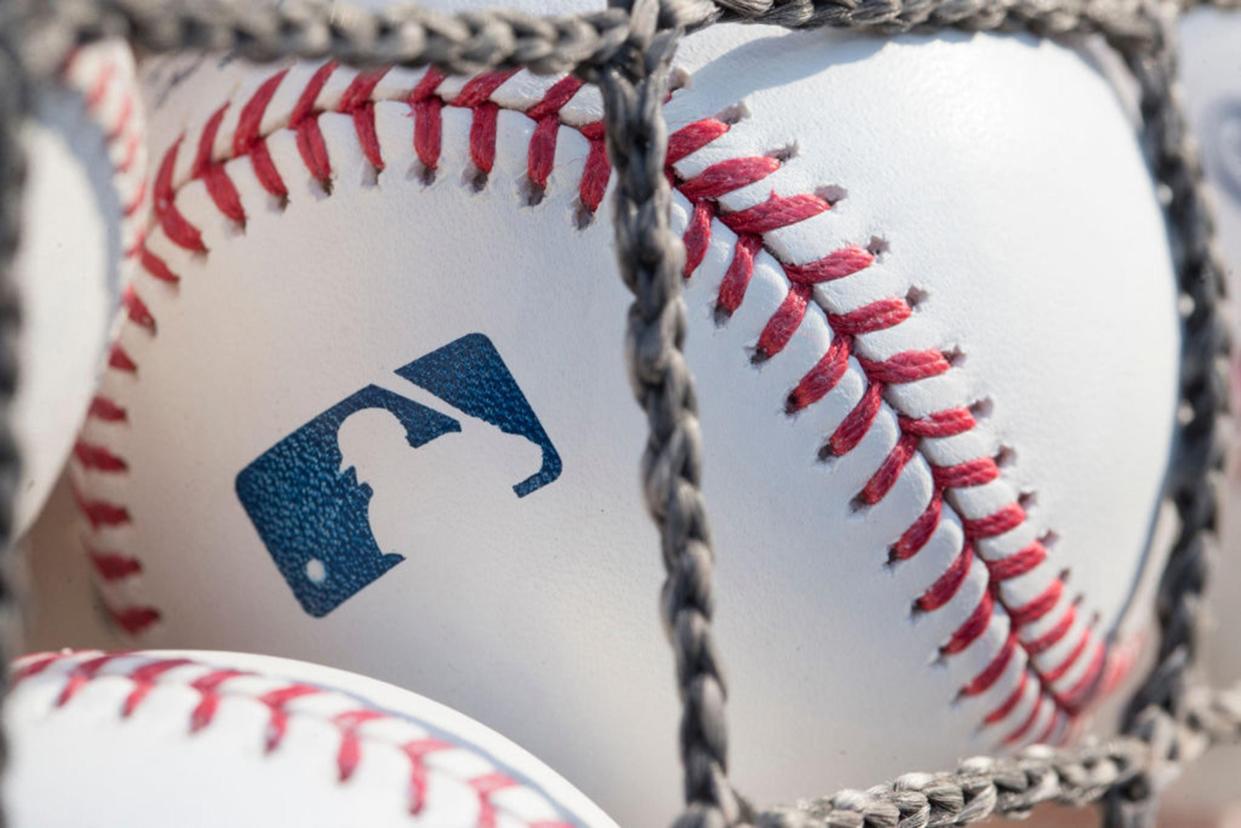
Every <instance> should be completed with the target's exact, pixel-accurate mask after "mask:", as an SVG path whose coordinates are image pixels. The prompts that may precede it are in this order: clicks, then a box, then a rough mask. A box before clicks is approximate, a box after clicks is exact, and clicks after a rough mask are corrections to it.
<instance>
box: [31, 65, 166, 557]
mask: <svg viewBox="0 0 1241 828" xmlns="http://www.w3.org/2000/svg"><path fill="white" fill-rule="evenodd" d="M133 71H134V66H133V58H132V55H131V54H130V52H129V47H128V46H127V45H125V44H123V43H117V42H110V43H102V44H99V45H96V46H91V47H88V48H85V49H81V50H78V51H77V52H76V53H75V54H74V55H73V57H72V58H71V59H70V61H69V63H68V65H67V67H66V68H65V70H64V72H63V78H62V83H61V84H57V85H53V86H50V87H49V88H46V89H43V90H41V91H40V93H39V94H38V96H37V105H36V112H35V117H34V119H32V121H31V122H30V124H29V126H28V129H27V133H26V138H25V144H26V148H27V152H28V159H27V163H28V184H27V190H26V196H25V205H24V206H23V216H24V218H25V220H24V223H23V238H22V242H21V247H20V248H19V252H18V259H17V263H16V274H17V280H18V289H19V290H20V292H21V302H22V306H21V307H22V331H21V336H20V339H19V340H18V354H19V360H20V361H19V380H18V388H17V394H16V397H15V399H14V403H13V427H14V430H15V432H16V436H17V440H18V447H19V449H20V450H21V455H22V464H23V469H22V476H21V480H20V482H19V486H18V492H17V502H16V505H15V513H14V526H15V527H16V531H15V534H20V532H22V531H23V530H24V529H25V528H26V527H28V526H29V524H30V522H31V521H32V520H33V518H34V517H35V515H36V513H37V512H38V510H39V508H40V507H41V506H42V505H43V501H44V499H45V498H46V497H47V494H48V492H49V491H50V490H51V488H52V485H53V484H54V483H55V482H56V479H57V477H58V475H59V474H60V471H61V469H62V467H63V465H64V462H65V457H66V456H67V455H68V453H69V450H70V447H71V446H72V445H73V442H74V438H75V436H76V432H77V429H78V428H79V426H80V424H81V420H82V416H83V414H84V413H85V412H86V408H87V405H88V403H89V402H90V399H91V397H92V395H93V393H94V388H95V386H96V384H97V381H98V376H99V370H100V365H101V361H102V355H103V349H104V345H105V344H106V343H107V334H108V330H109V325H110V323H111V321H112V318H113V312H114V310H115V308H116V305H117V296H118V285H119V282H120V269H121V267H122V263H123V262H124V261H125V260H126V258H127V257H126V255H125V254H126V251H129V250H130V249H131V248H132V246H133V245H134V243H135V241H136V240H135V238H134V232H135V230H136V228H135V227H134V226H132V224H131V222H130V220H129V217H130V216H133V215H135V214H136V213H137V211H138V209H139V207H140V200H141V198H142V197H143V188H144V186H145V182H144V180H143V176H144V174H145V146H144V144H143V136H142V119H141V111H140V109H139V107H138V102H137V99H136V92H135V89H134V80H133Z"/></svg>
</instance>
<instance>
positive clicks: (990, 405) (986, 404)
mask: <svg viewBox="0 0 1241 828" xmlns="http://www.w3.org/2000/svg"><path fill="white" fill-rule="evenodd" d="M994 410H995V403H994V402H993V401H992V399H991V398H990V397H983V398H982V399H981V400H975V401H974V402H972V403H970V414H972V415H973V416H974V419H975V420H985V419H987V418H988V417H990V416H991V413H992V412H993V411H994Z"/></svg>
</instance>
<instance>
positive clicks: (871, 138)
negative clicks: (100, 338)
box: [71, 0, 1180, 825]
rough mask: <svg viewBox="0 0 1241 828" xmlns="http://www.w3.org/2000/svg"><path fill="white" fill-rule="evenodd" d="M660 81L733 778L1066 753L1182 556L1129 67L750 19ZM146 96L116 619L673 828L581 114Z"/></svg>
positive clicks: (422, 95)
mask: <svg viewBox="0 0 1241 828" xmlns="http://www.w3.org/2000/svg"><path fill="white" fill-rule="evenodd" d="M458 7H460V6H458ZM584 7H585V5H584V4H577V5H569V6H568V7H566V5H565V4H557V5H556V6H555V9H554V10H555V11H557V12H562V13H563V12H569V11H574V10H581V9H582V8H584ZM526 8H527V9H529V10H534V11H548V10H551V4H545V5H538V4H537V3H535V2H533V0H532V2H530V3H527V4H526ZM675 66H676V70H675V73H674V81H675V82H674V84H673V87H674V88H673V89H672V91H671V93H670V95H669V99H668V101H667V104H666V116H667V119H668V129H669V158H668V175H669V177H670V180H671V181H672V182H673V186H674V190H675V193H674V206H673V219H672V220H673V224H674V227H675V229H676V230H677V231H678V232H679V233H680V234H681V235H682V237H683V239H684V245H685V249H686V268H685V279H684V303H685V306H686V309H687V312H688V318H689V329H688V332H687V337H686V349H687V358H688V360H689V365H690V367H691V368H692V370H693V372H694V378H695V381H696V386H697V395H698V401H699V407H700V411H701V418H702V438H703V443H704V446H705V461H704V471H703V477H704V491H705V495H706V498H707V503H708V507H709V509H710V514H711V516H712V519H713V523H712V529H713V535H714V543H715V548H716V551H717V557H718V562H717V569H716V593H717V595H718V605H717V611H716V625H717V626H716V629H717V636H718V641H719V644H720V647H721V651H722V655H723V659H724V661H725V665H726V667H727V668H728V678H729V699H728V704H729V716H730V725H731V730H730V745H731V764H730V770H731V776H732V778H733V780H734V781H735V782H736V784H737V785H738V787H739V789H741V790H743V791H745V792H746V793H747V794H748V795H750V796H753V797H754V798H755V799H756V800H757V801H761V802H773V801H779V800H786V799H790V798H793V797H797V796H803V795H805V794H807V793H808V792H811V791H824V790H834V789H836V788H839V787H843V786H863V785H868V784H872V783H874V782H876V781H878V780H880V779H883V778H886V777H889V776H892V775H894V774H897V773H900V772H903V771H906V770H909V769H911V768H922V769H927V770H936V769H941V768H945V767H950V766H952V765H954V764H955V762H956V761H957V760H958V759H959V758H960V757H962V756H965V755H969V754H973V753H980V752H992V751H1002V750H1007V749H1012V748H1015V747H1018V746H1021V745H1025V744H1028V743H1032V742H1035V741H1044V742H1052V743H1063V742H1067V741H1071V740H1072V739H1074V738H1075V737H1076V736H1077V735H1079V734H1080V733H1081V732H1082V731H1083V730H1085V729H1086V726H1087V722H1088V721H1089V718H1090V717H1089V714H1090V713H1091V712H1092V710H1093V709H1094V708H1095V706H1096V705H1097V703H1098V702H1099V701H1100V700H1101V699H1103V698H1104V697H1105V696H1107V695H1108V693H1109V691H1110V690H1111V689H1113V688H1114V687H1116V686H1117V685H1118V684H1119V683H1121V682H1123V680H1124V678H1125V674H1126V670H1127V669H1128V668H1129V666H1130V665H1131V664H1132V662H1133V659H1134V658H1135V653H1136V652H1137V650H1138V648H1139V645H1140V643H1141V641H1142V636H1143V633H1144V631H1145V623H1146V620H1147V619H1148V618H1149V616H1150V595H1149V588H1148V587H1149V581H1150V576H1151V574H1152V573H1158V571H1159V568H1160V566H1161V563H1162V561H1163V558H1164V555H1165V553H1166V545H1167V541H1166V537H1167V534H1166V533H1167V529H1168V521H1167V520H1166V519H1165V518H1164V514H1165V511H1166V510H1164V509H1163V508H1162V505H1161V504H1162V498H1161V496H1162V488H1163V481H1164V476H1165V472H1166V469H1167V465H1168V463H1169V458H1170V454H1171V451H1172V447H1173V435H1174V430H1175V413H1176V408H1177V375H1178V352H1179V346H1180V327H1179V320H1178V315H1177V295H1176V290H1175V284H1174V275H1173V273H1172V267H1171V262H1170V255H1169V250H1168V243H1167V236H1166V230H1165V227H1164V223H1163V218H1162V215H1161V212H1160V207H1159V203H1158V200H1157V196H1156V192H1155V187H1154V185H1153V182H1152V179H1151V176H1150V174H1149V172H1148V170H1147V168H1146V166H1145V164H1144V161H1143V158H1142V154H1141V151H1140V148H1139V144H1138V140H1137V137H1136V130H1137V126H1136V115H1135V113H1134V110H1133V107H1132V102H1131V98H1130V94H1129V89H1128V87H1127V86H1126V84H1125V82H1124V79H1123V77H1122V76H1120V75H1119V74H1118V73H1116V72H1114V71H1113V68H1112V65H1111V62H1109V61H1108V60H1107V59H1106V56H1105V55H1102V54H1101V52H1100V51H1098V50H1094V49H1093V48H1091V47H1090V46H1089V44H1083V46H1082V50H1081V51H1075V50H1073V49H1070V48H1066V47H1064V46H1061V45H1056V44H1053V43H1051V42H1045V41H1039V40H1037V39H1034V38H1026V37H1019V36H1008V35H985V34H979V35H973V36H967V35H963V34H943V35H939V36H934V37H932V36H901V37H896V38H893V39H890V40H888V39H873V40H872V39H867V38H863V37H858V36H829V35H825V34H824V33H822V32H814V33H788V32H785V31H781V30H777V29H773V28H765V27H761V26H745V27H742V26H727V25H721V26H716V27H712V28H711V29H709V30H706V31H703V32H699V33H697V34H694V35H692V36H690V37H688V38H687V39H686V40H685V41H684V42H683V44H682V45H681V48H680V51H679V52H678V54H677V57H676V60H675ZM141 81H142V88H143V94H144V96H145V98H146V101H147V103H148V105H149V107H150V113H149V118H150V124H149V129H150V134H151V136H152V145H151V149H152V152H153V157H152V170H153V178H152V192H151V200H152V204H153V209H152V211H151V214H150V217H149V222H148V225H147V228H146V229H147V233H146V235H145V243H144V245H143V247H142V250H141V253H140V259H141V262H142V265H143V268H142V270H141V272H140V273H139V274H138V275H137V276H136V279H135V281H134V283H133V290H132V292H130V293H129V294H128V295H127V297H126V310H127V319H126V322H125V323H124V324H123V325H122V326H121V327H120V329H119V332H118V334H117V337H116V340H115V343H114V344H113V346H112V351H111V357H110V360H109V363H108V365H109V367H108V370H107V371H106V372H105V374H104V376H103V378H102V381H101V385H100V389H99V398H100V400H101V404H100V405H99V406H98V407H96V408H95V409H93V410H92V413H91V416H90V417H89V418H88V419H87V421H86V424H85V426H84V428H83V430H82V433H81V437H80V442H81V444H82V445H83V446H84V447H85V449H84V450H83V451H82V452H80V453H79V454H78V455H77V456H76V459H75V462H74V463H73V465H72V467H71V474H72V481H73V486H74V491H75V496H76V498H77V502H78V505H79V507H80V511H81V514H82V519H83V530H82V537H83V542H84V545H85V548H86V551H87V554H89V555H90V557H91V560H92V561H93V562H94V565H95V568H96V570H97V572H98V573H99V588H100V593H101V595H102V597H103V600H104V603H105V604H106V606H107V608H108V613H109V615H110V617H111V618H112V620H113V621H114V622H115V623H116V624H117V626H119V627H120V628H122V629H123V630H125V631H126V632H127V634H130V635H133V636H135V637H136V638H137V640H138V641H140V642H142V644H143V645H144V646H147V645H150V644H153V643H156V642H167V643H169V644H172V645H174V646H192V647H201V648H220V649H253V650H260V651H265V652H279V653H282V654H285V655H289V656H293V657H297V658H304V659H311V660H318V661H322V662H326V663H330V664H332V665H334V666H338V667H342V668H346V669H350V670H356V671H359V672H362V673H365V674H368V675H374V676H376V677H377V678H380V679H383V680H386V681H391V682H393V683H396V684H398V685H400V686H403V687H408V688H410V689H411V690H414V691H416V692H419V693H424V694H426V695H428V696H430V697H432V698H436V699H439V700H441V701H443V702H444V703H447V704H450V705H451V706H453V707H454V708H456V709H459V710H461V711H462V712H463V713H465V714H466V715H469V716H471V717H473V718H475V719H478V720H479V721H481V722H483V723H484V724H486V725H488V726H490V727H494V728H496V729H497V730H499V731H501V732H503V733H505V734H507V735H508V736H510V737H511V738H514V739H516V740H517V741H518V742H520V743H521V744H523V745H526V746H527V747H529V748H530V749H531V750H532V751H534V752H535V753H537V754H538V755H539V756H540V757H541V758H542V759H543V760H544V761H546V762H548V763H549V764H550V766H551V767H553V768H556V769H557V770H558V771H559V772H561V773H563V774H564V775H565V776H566V778H567V779H569V780H570V782H572V783H573V784H575V785H576V786H578V787H579V788H581V790H582V791H583V792H584V793H585V794H586V795H587V796H589V797H591V798H592V799H593V800H594V801H596V802H598V803H599V804H600V805H601V806H602V807H603V808H604V809H605V810H606V811H607V812H608V813H609V814H611V815H612V816H613V817H614V818H615V819H617V820H618V821H620V822H621V824H625V825H650V824H656V823H657V822H658V821H660V820H663V819H666V818H668V816H669V815H671V814H672V813H674V812H675V810H676V805H677V801H678V799H679V786H678V779H679V774H678V769H677V766H678V758H677V751H676V744H677V743H676V728H677V719H678V707H677V700H676V695H675V692H674V681H673V674H672V670H673V665H672V658H671V656H670V653H669V651H668V645H667V642H666V641H665V639H664V636H663V634H662V631H661V629H660V626H659V622H658V613H657V610H656V601H657V595H658V590H659V585H660V583H661V581H662V566H661V562H660V559H659V551H658V543H657V538H656V534H655V532H654V530H653V528H652V527H651V526H650V523H649V520H648V518H647V516H646V514H645V512H644V509H643V507H642V505H641V500H640V494H639V490H638V485H637V475H638V468H637V465H638V456H639V454H640V452H641V449H642V446H643V444H644V440H645V438H646V434H645V423H644V418H643V417H642V415H641V412H640V411H638V410H637V409H636V407H635V405H634V403H633V398H632V394H631V391H630V389H629V386H628V384H627V381H626V376H625V371H624V363H623V356H622V342H623V336H624V325H625V308H626V306H627V303H628V301H629V300H628V296H627V293H626V291H625V288H624V286H623V285H622V284H621V282H620V279H619V278H618V275H617V268H616V263H615V253H614V245H613V229H612V224H611V218H610V213H611V207H610V204H611V202H610V194H609V190H608V188H609V178H610V168H609V164H608V160H607V154H606V151H605V147H604V141H603V131H602V128H601V125H600V118H601V113H602V109H601V102H600V96H599V94H598V92H597V90H595V89H592V88H591V87H589V86H587V85H583V84H581V83H579V82H578V81H577V80H575V79H572V78H556V77H537V76H533V75H531V74H529V73H526V72H517V73H508V72H504V73H487V74H483V75H479V76H476V77H444V76H443V75H441V74H440V73H438V72H435V71H426V70H416V71H415V70H403V69H390V70H384V69H378V70H373V71H367V72H363V73H358V72H355V71H353V70H350V69H347V68H344V67H340V66H336V65H334V64H332V63H300V64H292V65H284V66H273V67H256V66H250V65H246V64H244V63H242V62H240V61H237V60H233V59H231V58H227V57H224V58H221V57H219V56H210V57H201V56H182V57H180V58H177V59H174V60H170V61H161V62H156V63H152V64H149V65H148V66H146V68H145V69H144V71H143V73H142V77H141ZM1111 726H1112V724H1111V723H1110V722H1107V721H1104V722H1101V723H1100V725H1099V727H1100V728H1101V729H1102V730H1106V729H1107V728H1109V727H1111ZM635 792H641V795H635Z"/></svg>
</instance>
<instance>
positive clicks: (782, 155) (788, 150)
mask: <svg viewBox="0 0 1241 828" xmlns="http://www.w3.org/2000/svg"><path fill="white" fill-rule="evenodd" d="M798 153H799V149H798V146H797V144H788V145H786V146H783V147H777V148H776V149H773V150H771V151H770V152H768V153H767V157H768V158H772V159H774V160H776V161H779V162H780V163H781V164H787V163H788V162H789V161H791V160H793V159H794V158H796V157H797V155H798Z"/></svg>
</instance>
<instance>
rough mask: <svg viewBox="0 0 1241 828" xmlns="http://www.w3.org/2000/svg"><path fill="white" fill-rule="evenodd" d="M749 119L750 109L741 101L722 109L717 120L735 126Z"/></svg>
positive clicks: (716, 117) (717, 115)
mask: <svg viewBox="0 0 1241 828" xmlns="http://www.w3.org/2000/svg"><path fill="white" fill-rule="evenodd" d="M749 117H750V108H749V107H748V106H746V105H745V101H739V102H737V103H735V104H733V105H732V106H729V107H725V108H724V109H721V110H720V111H719V113H718V114H716V116H715V119H716V120H717V121H722V122H723V123H725V124H728V125H729V126H733V125H734V124H739V123H741V122H742V121H744V120H745V119H746V118H749Z"/></svg>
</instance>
